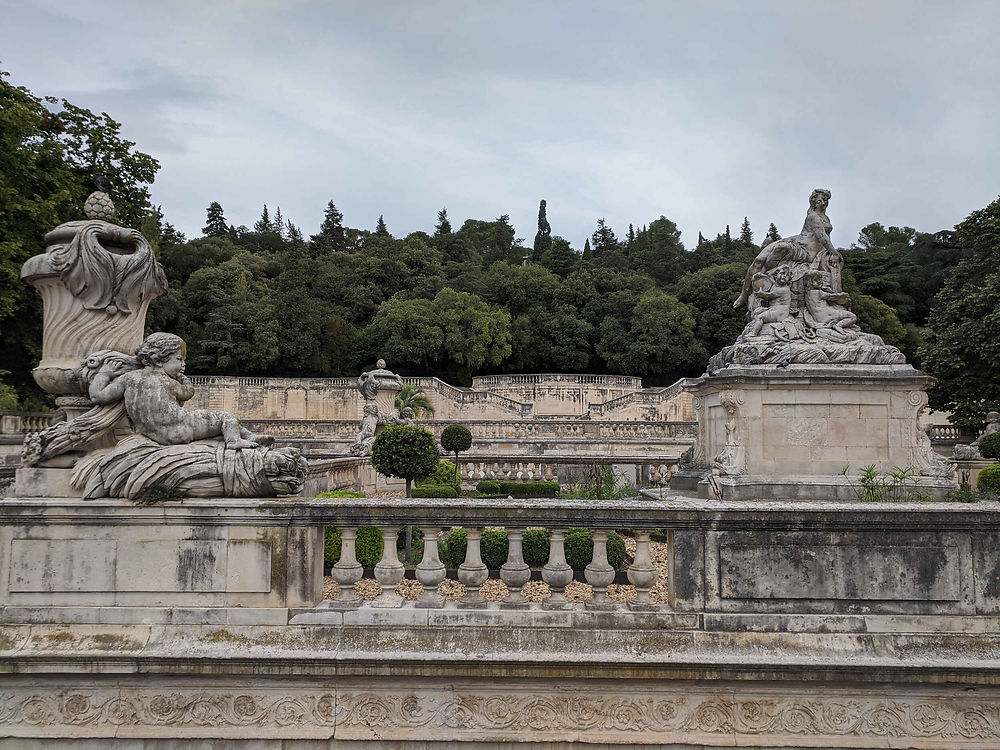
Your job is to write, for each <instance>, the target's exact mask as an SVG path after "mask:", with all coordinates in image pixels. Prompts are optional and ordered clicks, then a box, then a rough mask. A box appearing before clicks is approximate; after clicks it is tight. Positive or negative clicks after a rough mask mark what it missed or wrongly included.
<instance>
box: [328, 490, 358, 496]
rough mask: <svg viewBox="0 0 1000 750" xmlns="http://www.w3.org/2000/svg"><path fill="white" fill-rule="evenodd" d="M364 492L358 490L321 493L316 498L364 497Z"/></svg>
mask: <svg viewBox="0 0 1000 750" xmlns="http://www.w3.org/2000/svg"><path fill="white" fill-rule="evenodd" d="M364 496H365V493H364V492H358V491H357V490H333V491H331V492H321V493H319V494H318V495H316V497H364Z"/></svg>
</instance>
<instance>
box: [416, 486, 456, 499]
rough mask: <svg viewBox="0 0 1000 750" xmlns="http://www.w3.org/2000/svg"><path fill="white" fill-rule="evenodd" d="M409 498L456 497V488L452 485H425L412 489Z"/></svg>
mask: <svg viewBox="0 0 1000 750" xmlns="http://www.w3.org/2000/svg"><path fill="white" fill-rule="evenodd" d="M410 497H458V487H456V486H455V485H453V484H425V485H423V486H422V487H414V488H413V491H412V492H411V493H410Z"/></svg>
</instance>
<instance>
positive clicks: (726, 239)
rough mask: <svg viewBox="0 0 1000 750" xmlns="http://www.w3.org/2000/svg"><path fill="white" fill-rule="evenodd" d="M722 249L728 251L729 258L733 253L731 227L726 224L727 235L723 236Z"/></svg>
mask: <svg viewBox="0 0 1000 750" xmlns="http://www.w3.org/2000/svg"><path fill="white" fill-rule="evenodd" d="M722 247H723V249H724V250H725V251H726V257H727V258H728V257H729V254H730V253H731V252H732V251H733V238H732V236H731V235H730V234H729V225H728V224H726V233H725V235H723V243H722Z"/></svg>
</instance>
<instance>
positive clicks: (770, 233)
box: [767, 221, 781, 242]
mask: <svg viewBox="0 0 1000 750" xmlns="http://www.w3.org/2000/svg"><path fill="white" fill-rule="evenodd" d="M767 238H768V239H769V240H771V241H772V242H773V241H774V240H780V239H781V235H780V234H778V228H777V227H776V226H774V222H773V221H772V222H771V224H770V226H768V228H767Z"/></svg>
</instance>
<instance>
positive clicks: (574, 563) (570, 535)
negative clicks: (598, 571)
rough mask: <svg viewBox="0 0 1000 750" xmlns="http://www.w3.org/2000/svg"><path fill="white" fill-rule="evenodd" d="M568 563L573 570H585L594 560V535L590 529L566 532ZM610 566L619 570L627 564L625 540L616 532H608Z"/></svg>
mask: <svg viewBox="0 0 1000 750" xmlns="http://www.w3.org/2000/svg"><path fill="white" fill-rule="evenodd" d="M565 546H566V562H567V563H569V565H570V567H571V568H573V570H583V569H584V568H586V567H587V566H588V565H590V563H591V561H592V560H593V559H594V535H593V533H592V532H591V530H590V529H570V530H569V531H568V532H566V542H565ZM607 550H608V564H609V565H611V567H612V568H614V569H615V570H618V569H619V568H620V567H621V566H622V565H623V564H624V563H625V540H624V539H622V537H621V534H619V533H618V532H616V531H609V532H608V546H607Z"/></svg>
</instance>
